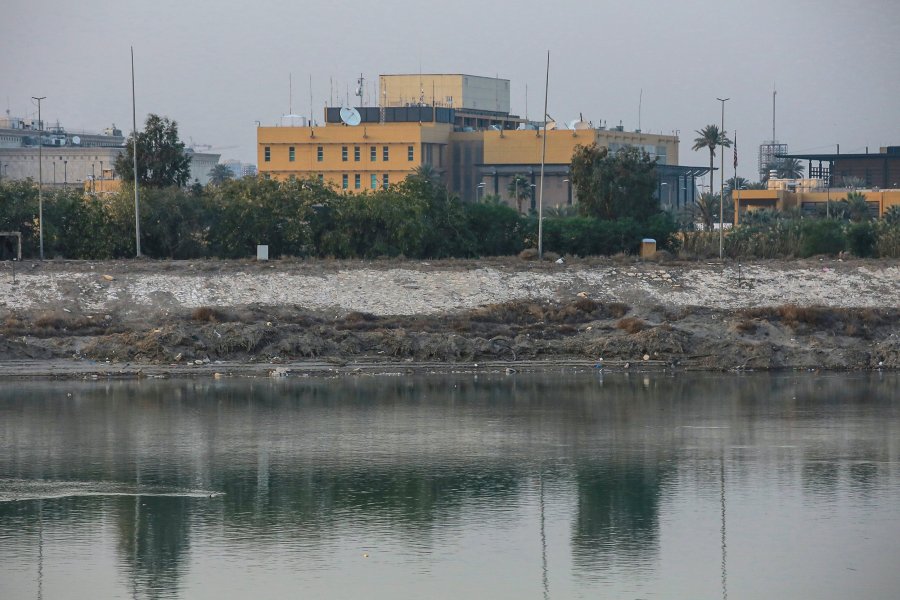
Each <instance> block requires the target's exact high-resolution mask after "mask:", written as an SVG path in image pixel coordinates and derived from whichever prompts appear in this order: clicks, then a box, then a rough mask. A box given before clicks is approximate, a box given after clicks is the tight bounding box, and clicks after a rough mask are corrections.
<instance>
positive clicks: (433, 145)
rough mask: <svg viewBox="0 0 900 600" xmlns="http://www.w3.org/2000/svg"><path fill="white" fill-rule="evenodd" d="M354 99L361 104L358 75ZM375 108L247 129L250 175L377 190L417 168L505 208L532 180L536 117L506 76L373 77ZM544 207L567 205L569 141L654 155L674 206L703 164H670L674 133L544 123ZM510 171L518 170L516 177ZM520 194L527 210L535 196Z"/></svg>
mask: <svg viewBox="0 0 900 600" xmlns="http://www.w3.org/2000/svg"><path fill="white" fill-rule="evenodd" d="M358 83H359V87H358V88H357V94H356V95H357V96H358V98H359V101H360V102H359V103H360V104H363V99H364V97H363V79H362V77H360V79H359V82H358ZM379 86H380V89H379V91H378V99H379V103H378V106H358V107H356V108H351V107H348V106H345V107H343V108H338V107H326V108H325V113H324V125H322V126H319V125H316V124H314V123H311V122H309V121H307V120H306V119H302V120H299V123H293V121H294V120H293V119H292V123H291V124H290V125H289V126H275V127H267V126H259V127H258V128H257V163H258V165H259V173H260V174H261V175H263V176H264V177H271V178H276V179H286V178H289V177H296V178H318V179H319V180H320V181H322V182H324V183H327V184H329V185H332V186H334V187H336V188H337V189H339V190H342V191H346V192H348V193H358V192H362V191H365V190H374V189H378V188H384V187H387V186H389V185H391V184H395V183H400V182H401V181H403V179H405V178H406V176H407V175H409V174H410V173H412V172H413V171H415V170H416V169H419V168H420V167H423V166H427V167H428V168H429V169H430V170H431V171H432V172H433V173H435V175H436V176H438V177H440V178H441V180H442V181H443V182H444V183H445V184H446V185H447V187H448V188H449V189H450V190H451V191H453V192H455V193H456V194H458V195H459V196H460V197H461V198H462V199H463V200H465V201H476V200H478V199H480V198H481V197H482V196H483V195H485V194H494V195H496V196H497V197H499V198H501V199H502V200H503V201H505V202H507V203H508V204H510V205H511V206H515V205H516V202H515V199H514V196H515V195H516V194H515V192H516V190H513V191H512V192H511V191H510V186H517V185H518V183H517V182H518V181H522V178H523V177H524V180H525V181H527V182H528V183H526V184H524V185H528V186H529V188H534V187H536V186H537V185H538V177H539V173H540V165H541V150H542V144H543V135H544V123H543V120H542V121H540V122H537V121H529V120H528V119H525V118H522V117H520V116H518V115H515V114H512V113H511V112H510V91H509V80H506V79H500V78H492V77H478V76H474V75H464V74H416V75H381V76H380V77H379ZM546 129H547V132H546V135H547V152H546V160H545V168H544V178H545V179H544V199H543V202H544V206H548V207H550V206H555V205H569V204H572V202H573V195H574V194H573V188H572V183H571V180H570V178H569V165H570V163H571V160H572V156H573V153H574V150H575V148H576V146H578V145H583V146H588V145H590V144H594V143H596V144H598V145H599V146H603V147H606V148H608V149H609V150H610V151H611V152H615V151H616V150H618V149H620V148H624V147H632V146H634V147H638V148H641V149H642V150H644V151H646V152H647V153H648V154H649V155H650V157H651V158H654V159H656V160H657V164H658V169H657V171H658V174H659V177H660V182H659V190H658V191H659V195H660V199H661V201H662V203H663V205H664V207H667V208H679V207H681V206H684V205H685V204H688V203H689V202H692V201H693V198H694V197H695V196H696V187H697V186H696V183H695V180H696V178H697V177H700V176H701V175H704V174H706V173H707V172H708V171H709V169H708V168H704V167H679V166H678V141H679V140H678V137H677V136H676V135H660V134H649V133H644V132H641V131H639V130H638V131H626V130H625V129H624V127H622V126H621V125H619V126H614V127H611V128H607V127H606V126H605V125H604V124H602V123H601V124H599V125H595V124H594V123H591V122H588V121H585V120H583V119H581V118H579V119H574V120H571V121H569V122H566V123H557V122H553V121H550V122H548V123H547V128H546ZM517 176H519V177H517ZM520 195H524V196H530V198H531V200H530V203H529V205H525V206H523V207H522V210H523V211H525V210H529V209H533V208H534V203H535V201H536V200H537V198H536V196H537V194H532V193H528V194H520Z"/></svg>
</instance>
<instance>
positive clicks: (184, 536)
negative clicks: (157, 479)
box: [114, 496, 197, 598]
mask: <svg viewBox="0 0 900 600" xmlns="http://www.w3.org/2000/svg"><path fill="white" fill-rule="evenodd" d="M195 502H197V499H194V498H179V497H170V496H169V497H165V496H137V497H121V498H116V499H115V504H114V510H115V513H116V526H117V530H118V544H117V549H118V553H119V564H120V567H121V568H122V570H123V574H124V575H125V576H126V578H127V580H128V586H129V587H130V588H132V590H133V592H134V593H135V595H137V594H141V595H142V596H145V597H148V598H162V597H165V598H168V597H172V596H173V595H174V594H176V593H177V590H178V582H179V579H180V578H181V574H182V571H183V568H184V565H183V562H184V561H185V560H186V558H187V555H188V545H189V543H188V533H189V521H190V516H189V515H190V512H191V510H192V508H193V507H192V504H193V503H195Z"/></svg>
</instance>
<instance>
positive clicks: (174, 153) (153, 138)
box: [115, 114, 191, 187]
mask: <svg viewBox="0 0 900 600" xmlns="http://www.w3.org/2000/svg"><path fill="white" fill-rule="evenodd" d="M115 169H116V173H117V174H118V175H119V177H121V178H122V180H123V181H126V182H131V181H134V134H132V135H130V136H128V140H126V142H125V152H123V153H122V154H120V155H119V156H118V158H116V162H115ZM137 171H138V181H139V182H140V184H141V186H150V187H168V186H177V187H184V186H185V185H186V184H187V182H188V179H189V178H190V174H191V157H190V156H189V154H188V152H187V150H185V147H184V142H181V141H179V139H178V123H176V122H175V121H170V120H169V118H168V117H160V116H158V115H154V114H150V115H148V116H147V121H146V122H145V123H144V130H143V131H139V132H137Z"/></svg>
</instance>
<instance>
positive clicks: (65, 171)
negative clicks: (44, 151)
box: [63, 160, 69, 188]
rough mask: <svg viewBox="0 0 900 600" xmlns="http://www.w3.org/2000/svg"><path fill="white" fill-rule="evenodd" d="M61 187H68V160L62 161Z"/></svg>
mask: <svg viewBox="0 0 900 600" xmlns="http://www.w3.org/2000/svg"><path fill="white" fill-rule="evenodd" d="M63 187H64V188H68V187H69V161H68V160H64V161H63Z"/></svg>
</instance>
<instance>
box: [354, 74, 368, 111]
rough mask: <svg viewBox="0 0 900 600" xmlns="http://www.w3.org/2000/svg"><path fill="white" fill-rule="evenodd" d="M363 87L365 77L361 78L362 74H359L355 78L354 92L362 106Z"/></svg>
mask: <svg viewBox="0 0 900 600" xmlns="http://www.w3.org/2000/svg"><path fill="white" fill-rule="evenodd" d="M364 87H365V79H363V74H362V73H360V74H359V79H357V80H356V94H354V95H355V96H359V105H360V106H363V89H364Z"/></svg>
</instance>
